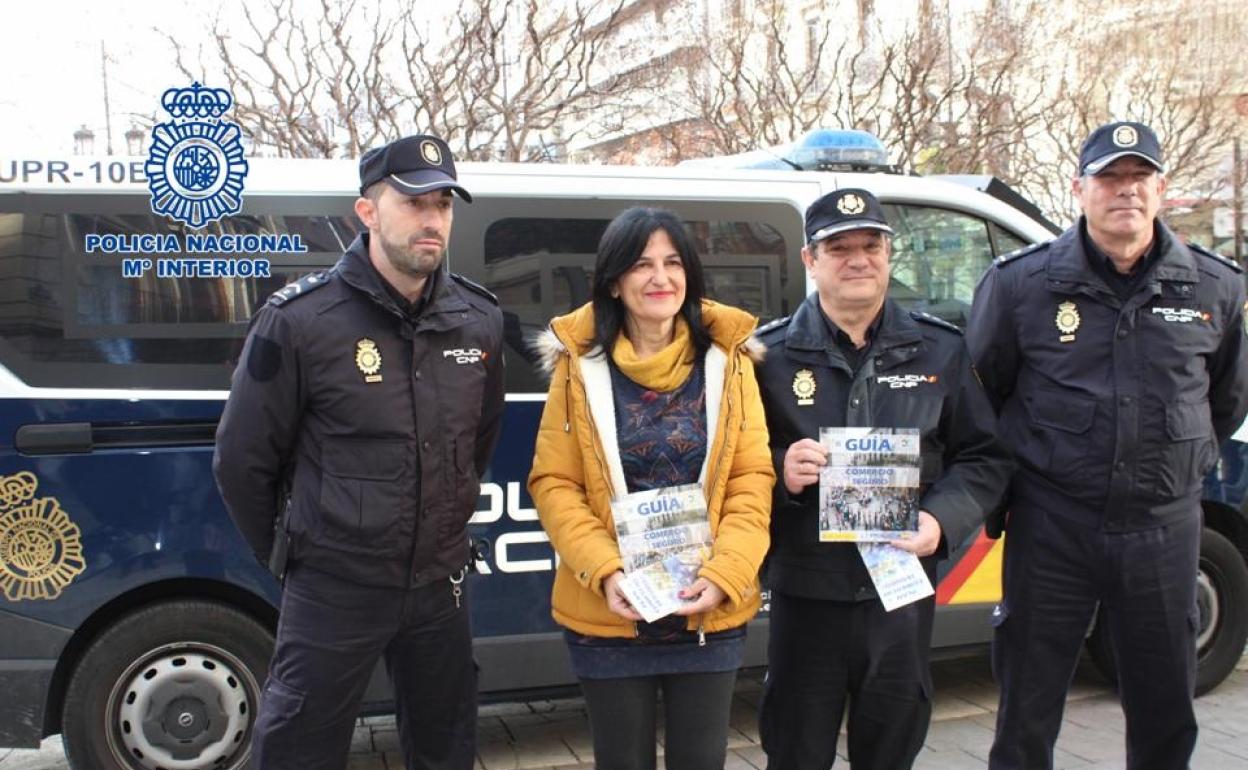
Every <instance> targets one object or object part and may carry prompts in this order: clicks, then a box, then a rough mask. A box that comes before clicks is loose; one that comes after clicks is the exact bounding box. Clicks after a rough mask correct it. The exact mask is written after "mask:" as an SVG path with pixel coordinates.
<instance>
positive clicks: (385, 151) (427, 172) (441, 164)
mask: <svg viewBox="0 0 1248 770" xmlns="http://www.w3.org/2000/svg"><path fill="white" fill-rule="evenodd" d="M383 181H384V182H386V183H387V184H389V185H390V186H391V187H393V188H394V189H396V190H398V191H399V192H401V193H403V194H405V195H421V194H423V193H427V192H433V191H434V190H448V189H449V190H454V191H455V192H456V193H457V194H458V195H459V197H461V198H463V199H464V200H465V201H467V202H469V203H472V196H471V195H469V194H468V191H467V190H465V189H464V188H463V187H462V186H461V185H460V184H459V177H458V176H456V174H455V159H454V158H453V157H451V148H450V147H447V146H446V142H444V141H442V140H441V139H439V138H438V137H436V136H431V135H429V134H417V135H416V136H408V137H404V138H402V139H396V140H395V141H393V142H391V143H390V144H387V145H386V146H385V147H376V148H374V149H372V150H369V151H368V152H366V153H364V155H363V156H362V157H361V158H360V193H361V194H363V193H364V191H365V190H367V189H368V188H369V187H372V186H373V185H374V184H376V183H378V182H383Z"/></svg>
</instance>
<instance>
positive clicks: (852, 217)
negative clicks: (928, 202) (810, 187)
mask: <svg viewBox="0 0 1248 770" xmlns="http://www.w3.org/2000/svg"><path fill="white" fill-rule="evenodd" d="M849 230H879V231H881V232H884V233H888V234H889V235H892V234H893V228H891V227H889V226H888V220H886V219H885V218H884V208H883V207H882V206H880V202H879V201H877V200H876V199H875V196H874V195H872V194H871V193H869V192H867V191H866V190H859V189H854V188H849V189H845V190H836V191H835V192H830V193H828V194H827V195H825V196H823V197H822V198H820V199H819V200H817V201H815V202H814V203H812V204H810V208H808V209H806V242H807V243H814V242H816V241H821V240H823V239H824V238H827V237H829V236H832V235H836V234H837V233H843V232H847V231H849Z"/></svg>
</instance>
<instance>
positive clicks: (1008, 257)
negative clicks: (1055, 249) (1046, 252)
mask: <svg viewBox="0 0 1248 770" xmlns="http://www.w3.org/2000/svg"><path fill="white" fill-rule="evenodd" d="M1050 243H1052V241H1041V242H1040V243H1033V244H1031V245H1030V246H1024V247H1022V248H1021V249H1015V250H1014V251H1011V252H1009V253H1007V254H1002V255H1001V256H999V257H997V258H996V259H994V260H993V261H992V264H994V265H996V266H997V267H1005V266H1006V265H1008V264H1010V263H1011V262H1013V261H1014V260H1016V259H1020V258H1022V257H1025V256H1027V255H1028V254H1035V253H1036V252H1037V251H1040V250H1041V249H1044V248H1047V247H1048V245H1049V244H1050Z"/></svg>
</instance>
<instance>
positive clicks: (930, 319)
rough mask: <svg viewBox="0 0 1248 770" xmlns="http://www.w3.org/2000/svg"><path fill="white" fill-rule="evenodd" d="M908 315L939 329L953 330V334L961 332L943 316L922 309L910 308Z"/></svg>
mask: <svg viewBox="0 0 1248 770" xmlns="http://www.w3.org/2000/svg"><path fill="white" fill-rule="evenodd" d="M910 317H911V318H913V319H914V320H916V321H919V322H920V323H925V324H930V325H932V326H936V327H939V328H941V329H944V330H945V331H947V332H953V333H954V334H962V330H961V329H959V328H958V327H957V326H955V325H954V324H951V323H949V322H948V321H946V320H945V319H943V318H937V317H936V316H934V315H932V314H931V313H924V312H923V311H922V310H911V311H910Z"/></svg>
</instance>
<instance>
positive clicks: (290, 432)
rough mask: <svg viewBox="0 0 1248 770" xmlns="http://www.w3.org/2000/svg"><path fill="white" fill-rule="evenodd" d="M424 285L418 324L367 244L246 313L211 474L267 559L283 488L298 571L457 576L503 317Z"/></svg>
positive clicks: (402, 579) (385, 581) (451, 291)
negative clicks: (389, 285) (247, 328)
mask: <svg viewBox="0 0 1248 770" xmlns="http://www.w3.org/2000/svg"><path fill="white" fill-rule="evenodd" d="M430 279H431V280H433V281H435V282H436V283H435V284H434V285H433V286H432V287H431V289H430V291H429V293H428V295H427V300H426V304H425V306H424V307H423V309H422V310H421V311H420V313H419V315H416V316H415V317H412V316H411V315H409V314H407V313H405V312H404V311H403V310H401V309H400V308H399V306H398V305H397V303H396V302H395V300H394V299H393V298H392V296H391V295H390V294H389V292H388V291H387V290H386V288H385V286H384V285H383V283H382V278H381V277H380V275H379V274H378V273H377V272H376V270H375V269H374V268H373V267H372V265H371V264H370V262H369V258H368V236H367V234H365V235H362V236H361V237H359V238H357V239H356V240H355V242H353V243H352V244H351V246H350V248H349V249H348V250H347V252H346V253H345V254H344V255H343V257H342V259H341V260H340V261H339V262H338V263H337V264H336V265H335V266H334V267H333V268H332V269H331V270H329V271H325V272H321V273H316V274H313V275H311V276H308V277H307V278H304V279H303V280H302V281H300V282H299V283H297V284H292V285H291V286H288V287H286V289H283V290H282V291H279V292H278V293H277V294H275V295H273V297H271V298H270V299H269V301H268V302H267V303H266V304H265V305H264V306H263V307H261V308H260V310H259V311H258V312H257V313H256V315H255V317H254V318H253V320H252V325H251V329H250V332H249V334H248V336H247V342H246V344H245V345H244V347H243V351H242V355H241V358H240V360H239V363H238V367H237V369H236V370H235V372H234V379H233V384H232V387H231V391H230V397H229V400H228V401H227V403H226V406H225V412H224V414H223V416H222V418H221V423H220V425H219V427H218V429H217V448H216V456H215V458H214V461H213V470H214V473H215V475H216V478H217V484H218V486H219V488H220V490H221V495H222V497H223V498H224V500H225V504H226V508H227V509H228V510H229V513H230V516H231V517H232V518H233V519H234V521H235V523H236V524H237V525H238V528H239V529H240V530H241V531H242V533H243V535H244V536H245V537H246V539H247V541H248V542H249V543H250V544H251V547H252V548H253V549H255V551H256V553H257V555H258V556H259V557H261V558H262V559H264V558H267V555H268V553H269V549H270V548H271V546H272V543H273V527H274V520H275V514H276V513H277V511H278V508H279V505H280V504H281V503H280V502H279V500H281V499H282V498H284V496H285V492H286V490H287V489H289V505H290V510H289V517H288V524H287V526H288V528H289V531H290V537H291V540H290V558H291V560H292V561H293V562H301V563H305V564H308V565H310V566H313V567H316V568H318V569H321V570H324V571H329V572H332V573H334V574H336V575H339V576H341V577H343V578H345V579H347V580H350V581H354V582H357V583H360V584H364V585H376V586H391V587H406V586H415V585H422V584H426V583H429V582H431V581H434V580H439V579H442V578H445V577H447V576H448V575H450V574H451V573H454V572H458V571H459V570H460V569H461V568H462V567H463V566H464V565H465V564H466V563H467V561H468V541H467V535H466V525H467V523H468V519H469V517H471V516H472V513H473V511H474V510H475V508H476V502H477V496H478V489H479V487H478V478H479V476H480V474H481V473H482V472H484V470H485V468H486V466H487V464H488V463H489V460H490V456H491V454H492V452H493V450H494V446H495V444H496V442H497V438H498V432H499V424H500V420H501V416H502V410H503V395H504V381H503V361H502V354H501V350H500V344H501V339H502V315H501V312H500V311H499V308H498V306H497V302H496V300H495V299H494V298H493V296H492V295H490V294H489V292H487V291H485V290H484V289H482V288H480V287H477V286H475V284H470V283H468V282H467V281H465V280H464V279H462V278H459V277H458V276H455V275H452V274H449V273H446V272H444V271H437V272H435V273H434V275H432V276H431V278H430Z"/></svg>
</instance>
